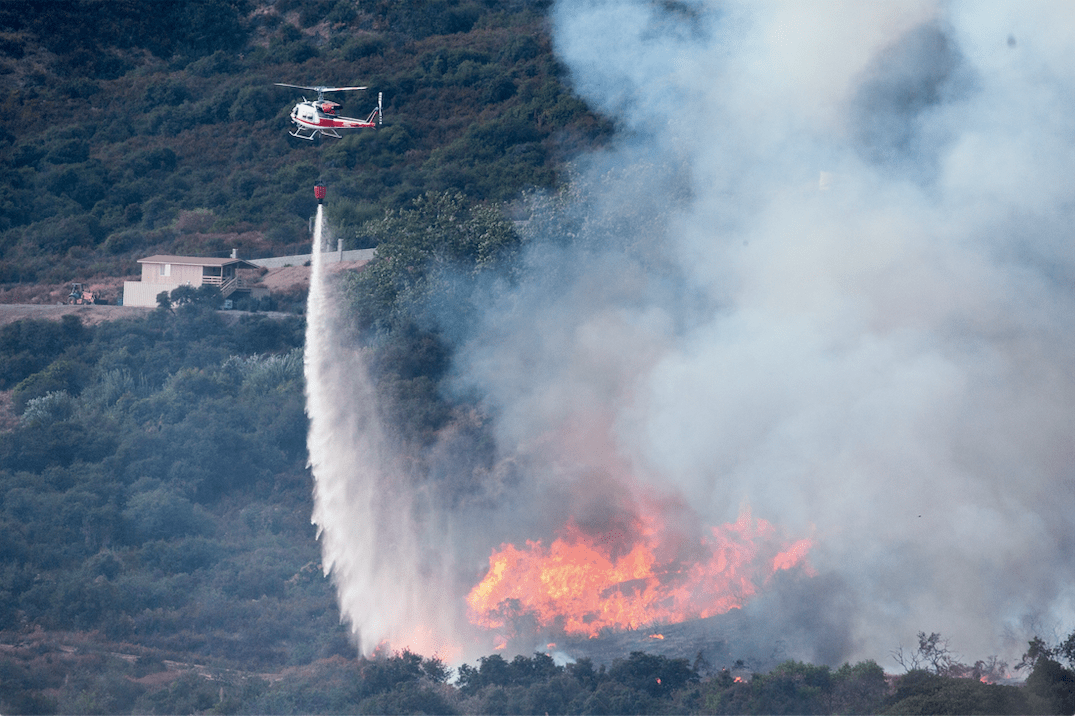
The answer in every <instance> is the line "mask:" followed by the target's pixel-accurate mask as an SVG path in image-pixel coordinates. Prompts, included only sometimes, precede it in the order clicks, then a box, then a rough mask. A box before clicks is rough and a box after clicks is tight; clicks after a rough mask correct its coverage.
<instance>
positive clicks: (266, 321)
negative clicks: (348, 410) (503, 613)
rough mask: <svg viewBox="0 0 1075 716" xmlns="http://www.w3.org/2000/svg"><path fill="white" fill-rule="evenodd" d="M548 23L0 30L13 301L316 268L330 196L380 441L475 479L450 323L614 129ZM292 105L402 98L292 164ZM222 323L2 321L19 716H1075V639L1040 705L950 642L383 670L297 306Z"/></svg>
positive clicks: (160, 19)
mask: <svg viewBox="0 0 1075 716" xmlns="http://www.w3.org/2000/svg"><path fill="white" fill-rule="evenodd" d="M548 5H549V3H548V2H544V1H542V0H537V1H530V0H424V1H423V0H415V1H413V2H406V3H403V2H392V1H389V0H381V1H377V2H369V3H367V2H360V1H358V0H320V1H319V0H307V1H301V0H278V1H277V2H275V3H273V2H257V1H253V0H251V1H244V0H197V1H192V2H174V3H173V2H164V3H142V2H125V1H114V0H77V1H72V2H45V3H4V4H0V86H2V87H3V89H4V92H3V102H4V105H3V108H4V110H5V112H6V116H7V117H8V118H9V121H8V122H7V123H6V124H5V126H4V128H3V129H2V130H0V167H2V170H3V175H4V177H5V181H3V182H2V184H0V192H2V195H0V288H11V287H27V286H33V285H35V284H39V283H69V282H71V281H75V280H89V279H92V278H95V277H103V276H124V275H130V274H133V273H135V272H136V264H135V261H136V260H137V259H138V258H141V257H144V256H147V255H151V254H154V253H179V254H195V255H201V256H222V255H226V254H227V252H229V251H230V250H231V249H233V248H234V249H238V251H239V253H240V256H243V257H248V258H251V257H260V256H269V255H284V254H293V253H304V252H308V250H309V240H310V237H309V232H308V219H309V217H310V215H311V214H312V213H313V211H314V208H315V204H314V198H313V193H312V191H311V185H312V184H313V183H314V181H316V180H323V181H325V182H327V183H328V184H329V186H330V192H329V197H328V199H327V201H326V214H327V215H328V216H329V221H330V223H331V226H332V230H333V232H334V234H335V235H336V236H337V237H340V238H343V239H344V240H345V242H346V244H347V248H359V247H369V246H377V247H378V259H377V260H375V261H374V262H372V263H371V264H370V265H369V266H368V267H367V268H366V269H365V270H364V271H361V272H357V273H353V274H349V275H345V276H343V277H342V278H341V280H340V286H341V288H342V289H343V290H344V292H345V294H344V295H345V296H346V298H347V299H348V300H349V309H350V310H348V311H347V314H348V315H349V316H350V318H351V326H350V328H351V329H352V330H353V331H354V334H355V336H356V338H360V339H361V340H363V341H364V342H365V343H366V345H367V346H368V347H369V351H370V353H369V355H370V359H371V371H372V373H373V376H374V378H375V380H376V383H377V391H378V394H379V396H380V398H381V400H382V405H383V408H384V414H383V416H382V417H383V418H384V420H385V423H386V425H388V426H390V428H391V431H392V433H393V434H394V435H396V436H398V441H399V443H400V446H401V449H402V450H405V451H407V453H408V454H409V455H411V456H412V458H413V463H414V464H415V465H420V464H421V462H422V460H423V459H424V457H423V456H424V454H425V453H424V450H425V449H426V448H427V447H428V446H429V445H430V444H431V443H432V442H433V441H434V439H435V437H436V436H437V435H438V433H440V432H441V431H443V430H445V429H446V428H447V427H449V426H452V425H455V426H457V427H459V426H462V428H463V429H465V430H466V431H468V432H469V434H470V438H469V440H468V443H467V444H468V446H469V447H470V448H471V449H470V452H469V453H468V457H467V459H468V460H471V461H472V462H473V463H474V464H476V465H480V464H481V463H482V461H484V460H486V459H488V456H487V455H486V454H484V453H483V452H482V451H481V450H480V449H473V448H475V446H478V447H480V446H481V445H483V444H484V443H483V431H484V430H485V429H486V428H485V426H484V425H483V423H482V419H481V416H480V414H478V413H477V412H476V411H474V410H473V407H474V406H472V405H469V404H468V403H467V398H466V397H465V396H463V397H458V396H457V397H455V398H448V397H446V396H447V395H449V394H448V393H446V392H445V391H443V390H441V384H442V381H443V380H444V379H445V376H446V375H447V373H448V369H449V365H450V361H451V345H452V342H451V340H450V337H448V336H445V335H444V334H443V332H442V331H443V329H436V328H432V326H434V325H436V321H432V320H430V316H432V315H433V314H443V313H445V312H451V313H452V315H453V325H454V326H455V327H456V329H457V330H460V331H463V330H465V329H466V327H467V326H468V325H469V323H470V322H471V321H472V320H473V318H474V311H475V310H476V309H475V306H477V305H479V304H480V303H481V301H482V299H483V295H484V294H483V292H486V291H493V290H495V287H496V286H497V285H498V282H502V283H504V282H506V283H509V284H510V282H511V281H512V280H513V277H514V276H515V275H517V274H518V272H520V271H525V270H527V269H526V267H525V266H524V265H523V264H522V263H521V262H520V261H519V256H520V255H521V253H522V250H523V248H524V247H525V245H526V243H527V241H528V240H529V237H530V235H531V234H532V233H533V232H534V231H536V230H537V229H536V222H532V223H531V224H529V225H527V223H526V222H518V221H513V219H520V218H527V215H526V207H525V205H523V204H522V203H520V202H518V199H519V197H520V196H523V195H526V194H527V193H528V192H532V191H534V190H550V194H549V197H550V198H549V199H548V200H547V202H546V205H545V206H546V208H547V209H548V211H547V213H546V214H545V215H543V217H542V221H545V222H546V224H545V225H544V228H545V229H547V228H548V222H550V221H559V222H569V221H570V219H568V218H566V217H564V216H562V215H560V214H558V213H557V210H556V192H557V191H558V190H561V189H562V188H563V185H564V180H565V177H566V176H567V175H568V173H569V171H570V160H571V159H572V158H573V157H574V156H575V155H576V154H577V153H578V152H580V151H583V150H587V149H593V148H595V147H599V146H601V145H602V144H603V143H605V142H607V141H609V140H610V139H611V138H612V137H613V133H614V131H613V130H614V127H613V126H612V124H611V123H610V122H609V121H608V120H606V119H604V118H602V117H599V116H597V115H595V114H594V113H593V112H592V111H590V110H589V109H588V108H587V107H586V105H585V104H584V103H583V102H582V101H581V100H580V99H579V98H578V97H576V96H575V95H574V94H573V93H572V91H571V88H570V83H569V78H568V77H566V76H565V73H564V71H563V68H562V67H561V66H560V65H559V63H558V62H557V60H556V58H555V56H554V55H553V53H552V49H551V43H550V39H549V37H548V34H547V27H546V22H547V19H546V16H545V15H546V12H547V10H548ZM274 82H287V83H291V84H300V85H316V84H338V85H351V84H361V85H368V86H369V88H370V91H369V92H368V93H354V94H349V95H347V96H346V97H345V98H344V100H343V102H344V113H345V114H348V115H351V116H360V117H364V116H366V114H368V112H369V110H370V109H372V107H373V104H374V103H375V97H376V94H375V93H377V92H383V93H384V98H385V115H386V117H385V124H384V126H383V127H381V128H379V129H377V130H370V131H362V132H357V133H355V134H352V135H348V136H347V137H346V138H345V139H342V140H324V141H322V142H315V143H310V142H304V141H302V140H299V139H294V138H292V137H289V136H288V134H287V129H288V122H287V115H288V113H289V112H290V110H291V107H292V106H293V104H294V102H295V100H297V99H298V97H297V95H296V92H295V91H292V90H287V89H282V88H278V87H274V86H273V83H274ZM561 228H564V231H563V232H561V233H563V234H564V235H565V236H566V235H568V234H570V230H569V229H571V227H570V226H568V225H567V224H566V223H565V225H564V227H561ZM460 276H465V277H467V278H468V281H465V282H464V281H459V280H458V278H459V277H460ZM219 298H220V297H219V295H218V294H217V293H215V292H214V291H213V290H198V291H195V290H185V291H180V292H178V293H177V294H174V295H173V296H172V297H171V298H170V299H169V300H167V301H162V302H161V306H160V307H159V308H158V309H156V310H154V311H153V312H152V313H151V314H150V315H148V316H147V317H144V318H135V317H132V318H130V319H126V320H122V321H115V322H111V323H98V324H91V323H88V322H84V321H82V320H81V319H80V318H79V317H77V316H67V317H65V318H64V319H63V320H61V321H43V320H23V321H19V322H15V323H10V324H8V325H4V326H2V327H0V396H2V399H3V400H2V403H0V413H2V417H3V418H4V420H3V421H2V426H3V427H2V429H0V712H2V713H537V714H540V713H598V714H611V713H876V712H890V713H1070V712H1072V710H1075V672H1073V671H1072V667H1075V635H1072V636H1069V637H1067V639H1066V640H1062V639H1054V640H1053V641H1041V640H1039V641H1037V642H1035V643H1032V644H1030V645H1029V649H1028V652H1027V656H1026V658H1025V659H1024V664H1023V665H1022V666H1023V667H1024V668H1023V669H1022V670H1020V671H1017V672H1015V675H1016V676H1018V677H1020V678H1022V677H1026V679H1027V681H1026V684H1025V685H1023V686H1015V685H1011V684H999V683H998V684H994V683H985V681H989V680H990V679H992V678H994V677H997V676H998V674H999V673H1000V671H1001V670H998V665H997V664H995V663H993V664H988V663H984V662H979V663H978V664H974V665H970V666H967V665H963V664H960V663H959V662H958V660H956V659H954V658H952V656H951V654H950V653H949V652H947V650H946V648H945V646H944V643H943V641H940V640H939V637H938V638H934V637H937V635H932V634H931V635H929V636H928V637H927V636H926V635H924V634H923V635H920V637H921V638H922V641H921V642H920V644H919V650H918V651H917V652H913V653H912V654H908V655H907V658H906V667H907V668H906V672H907V673H906V674H903V675H901V676H900V677H892V676H886V674H885V673H884V670H883V669H882V667H881V666H879V665H878V663H877V662H876V661H864V662H860V663H857V664H845V665H842V666H839V667H835V668H833V667H830V666H824V665H822V666H815V665H811V664H804V663H801V662H795V661H787V662H784V663H781V664H779V665H775V667H773V665H772V664H768V665H764V666H765V668H761V665H757V664H744V663H729V664H708V663H705V662H704V660H703V659H699V658H693V657H694V655H682V656H680V655H675V656H668V655H655V654H649V653H644V652H641V651H633V652H631V653H625V654H622V655H619V656H618V657H617V658H613V659H611V660H609V663H596V662H595V661H592V660H590V659H585V658H583V659H579V660H578V661H575V662H573V663H568V664H560V663H557V662H556V661H554V660H553V658H552V657H551V656H549V655H548V654H544V653H535V654H533V655H529V656H510V658H507V657H502V656H500V655H498V654H493V655H488V656H484V657H482V658H481V659H479V660H478V661H477V662H475V663H472V664H463V665H459V666H457V667H455V668H449V666H448V665H446V664H445V663H444V662H442V661H441V660H440V659H439V658H437V656H436V655H430V654H426V655H419V654H414V653H411V652H408V651H404V652H395V653H384V654H379V655H377V656H375V657H372V658H359V657H357V656H356V652H355V648H354V646H353V645H352V643H351V641H350V638H349V635H348V633H347V627H346V626H345V625H341V624H340V614H339V610H338V608H337V606H336V602H335V595H334V591H333V587H332V584H331V582H330V580H329V579H327V578H326V577H325V576H324V574H323V569H322V565H321V562H320V554H319V548H318V544H317V541H316V535H315V529H314V527H313V526H312V525H311V524H310V514H311V509H312V497H311V490H312V480H311V476H310V473H309V470H308V469H307V466H306V461H307V453H306V433H307V417H306V415H305V412H304V398H303V374H302V360H303V358H302V345H303V333H304V328H305V324H304V318H303V316H302V300H301V299H302V297H301V296H293V297H291V300H290V301H288V302H284V301H281V305H280V306H279V307H281V308H291V309H292V313H291V314H289V315H280V314H275V315H271V316H270V315H266V314H259V313H254V314H243V315H238V314H235V313H230V314H229V313H227V312H222V311H218V310H217V308H218V306H219ZM284 303H286V304H287V305H283V304H284ZM931 639H932V640H931ZM1054 642H1055V643H1054ZM733 650H734V645H733ZM886 656H887V655H883V654H879V655H877V659H878V660H883V659H884V658H885V657H886ZM901 656H902V653H901ZM941 657H944V658H941ZM769 667H773V668H769ZM983 678H984V679H985V681H983V680H982V679H983Z"/></svg>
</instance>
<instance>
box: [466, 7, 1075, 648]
mask: <svg viewBox="0 0 1075 716" xmlns="http://www.w3.org/2000/svg"><path fill="white" fill-rule="evenodd" d="M553 23H554V39H555V45H556V49H557V51H558V53H559V55H560V57H561V59H562V60H563V61H564V62H565V63H566V64H567V66H568V67H569V69H570V78H571V81H572V82H573V83H574V87H575V89H576V91H578V92H579V93H580V94H581V95H582V96H583V97H584V98H585V99H586V100H587V101H589V102H590V103H591V105H592V106H594V107H595V108H597V109H598V110H599V111H601V112H603V113H605V114H606V115H607V116H610V117H612V118H613V119H614V120H615V121H616V122H617V125H618V127H619V129H620V132H619V136H620V137H621V138H620V140H619V141H618V142H617V144H616V146H615V147H614V148H612V149H611V150H609V151H607V152H605V153H602V154H601V155H600V156H595V157H591V158H589V159H588V160H587V162H586V166H587V167H588V168H587V169H586V170H585V171H583V172H582V175H581V176H580V178H579V183H578V184H577V185H576V200H577V203H575V204H570V205H569V206H568V207H567V208H566V209H565V208H563V207H561V210H562V212H564V213H566V214H572V212H574V215H575V218H577V219H578V222H577V223H576V225H577V226H581V228H580V229H579V233H578V235H577V236H574V237H572V238H571V239H570V240H569V241H568V240H565V238H564V236H563V235H556V234H555V231H552V232H550V233H549V235H547V236H544V237H542V236H540V235H537V236H535V239H534V243H533V245H532V252H531V264H530V267H531V269H532V271H531V273H530V275H531V279H529V280H528V281H527V282H525V283H524V284H523V285H522V286H521V287H520V288H519V290H518V291H516V292H514V293H513V294H512V295H511V296H510V297H509V298H508V299H505V300H503V301H501V302H499V303H497V304H496V305H495V306H494V308H493V309H492V310H490V311H489V313H488V315H487V316H486V320H485V322H484V323H483V326H482V330H481V331H479V332H478V333H477V334H476V335H474V336H472V337H471V339H470V340H469V341H468V342H467V343H466V344H465V346H464V349H463V350H462V351H461V353H460V360H459V362H458V365H457V371H458V374H459V380H460V383H461V384H463V385H466V386H468V387H472V388H473V387H475V386H476V387H477V388H478V389H479V390H480V392H481V393H482V394H483V395H485V396H486V407H487V409H488V411H489V413H490V414H492V415H494V416H496V421H497V422H496V430H497V437H498V441H499V445H500V448H501V450H502V453H503V454H505V455H510V454H526V455H528V456H529V459H530V460H531V466H532V467H534V468H535V470H534V473H535V474H537V473H542V474H544V475H545V477H543V478H542V479H543V480H544V481H545V482H546V483H556V482H557V478H556V477H555V476H556V475H561V476H562V475H563V474H565V472H570V473H573V474H575V475H576V476H577V475H587V474H595V473H600V474H602V475H606V476H608V475H611V476H612V479H613V483H615V482H616V480H617V479H619V478H620V477H622V476H623V475H628V474H629V475H632V476H633V478H632V479H633V480H638V481H641V482H643V483H646V484H648V485H649V487H650V488H652V489H654V490H659V491H660V492H662V493H665V494H672V495H678V496H679V497H680V498H681V499H682V500H683V501H684V502H685V503H686V504H689V505H690V506H691V507H692V508H693V509H694V510H695V511H696V512H697V514H698V517H699V518H700V519H701V520H702V521H703V522H705V523H709V524H717V523H720V522H723V521H729V520H733V519H734V518H735V515H736V512H737V511H738V510H739V508H740V506H741V505H742V504H743V503H744V502H745V503H747V504H749V505H750V506H751V508H752V510H753V511H754V514H755V515H757V516H759V517H762V518H765V519H768V520H771V521H773V522H775V523H777V524H780V525H783V526H784V527H785V528H787V529H788V530H789V531H790V532H791V533H792V534H812V535H813V536H814V539H815V542H816V546H815V548H814V550H813V552H812V555H811V559H812V562H813V565H814V567H815V568H816V569H817V570H818V574H819V576H818V577H817V578H816V580H815V582H814V586H812V587H799V589H801V590H806V591H801V592H797V593H796V595H795V597H794V599H792V598H791V597H788V596H787V595H785V596H784V597H781V596H779V595H774V596H773V597H771V598H770V599H769V600H763V602H762V603H760V604H759V605H757V607H756V608H757V609H758V610H759V613H760V612H761V611H763V610H769V614H768V616H769V617H771V618H772V619H773V620H776V621H780V620H783V623H785V624H786V625H787V626H788V628H790V629H800V630H802V632H803V634H804V636H803V639H802V643H801V644H799V645H798V646H795V645H792V647H791V648H792V650H793V651H797V653H793V654H792V655H794V656H798V657H800V658H812V659H822V660H828V661H831V662H835V661H838V660H842V659H848V658H853V657H859V658H876V659H879V660H883V659H884V658H885V656H886V655H887V654H888V653H889V652H890V651H891V650H892V649H894V648H895V647H896V646H897V645H898V644H899V643H901V642H902V643H905V644H907V643H913V641H914V635H915V633H916V632H918V631H926V632H927V633H928V632H931V631H938V632H941V633H942V634H944V635H945V636H948V637H950V638H951V639H952V644H953V646H954V647H955V648H957V649H958V650H959V651H961V652H962V653H963V654H966V655H970V656H985V655H989V654H998V653H999V654H1002V655H1008V656H1010V655H1012V654H1015V655H1016V656H1018V654H1019V653H1021V649H1023V648H1025V640H1026V639H1028V638H1029V636H1030V635H1031V634H1030V632H1029V631H1028V630H1030V629H1033V628H1041V627H1042V626H1043V625H1044V626H1045V627H1046V628H1049V627H1050V626H1051V627H1052V628H1056V627H1057V626H1058V625H1063V626H1061V628H1070V626H1071V624H1072V623H1073V619H1075V294H1073V289H1075V241H1073V239H1075V235H1073V229H1072V226H1073V225H1075V180H1073V178H1072V177H1073V175H1072V168H1073V167H1075V123H1073V122H1072V121H1071V118H1072V117H1073V116H1075V65H1073V64H1072V63H1071V62H1070V48H1071V47H1073V46H1075V9H1073V7H1072V6H1071V5H1070V4H1065V3H1057V4H1047V3H1041V4H1034V5H1031V6H1025V5H1013V4H1010V3H1001V4H995V5H993V4H982V3H965V4H964V3H931V2H897V3H889V2H886V3H860V2H846V3H844V2H822V3H798V2H788V3H779V2H772V3H744V4H732V3H729V4H723V3H714V2H701V1H699V2H667V3H661V2H648V1H642V0H638V1H635V2H632V1H629V0H579V1H571V0H563V1H561V2H558V3H557V4H556V5H555V8H554V11H553ZM538 214H540V212H538ZM532 223H533V224H537V223H540V222H539V221H537V219H536V218H535V220H533V222H532ZM562 223H563V222H562ZM529 231H530V233H531V234H540V233H541V230H540V229H535V228H534V227H533V226H532V227H530V229H529ZM542 238H546V239H548V241H547V242H543V241H542V240H541V239H542ZM573 479H576V480H579V484H584V483H585V480H583V479H581V478H573ZM631 484H633V483H628V482H624V483H623V489H624V490H629V489H639V488H637V487H636V488H631V487H629V485H631ZM572 489H575V490H577V488H572ZM550 502H551V503H552V504H554V505H555V504H556V503H555V501H554V500H550ZM526 504H529V505H532V506H533V505H537V504H542V503H539V502H535V501H534V497H533V494H532V493H528V497H527V500H526ZM532 509H535V510H536V509H538V508H537V507H533V508H532ZM541 509H543V510H544V509H547V510H551V511H552V512H555V511H556V510H555V507H549V508H546V507H545V506H544V505H542V507H541ZM515 514H519V513H515ZM529 514H530V513H529V512H527V515H529ZM554 521H555V518H550V520H549V521H548V522H542V521H541V520H537V521H535V520H534V519H533V518H531V517H529V516H528V517H526V518H523V519H522V523H524V524H520V523H518V522H514V523H513V524H512V527H514V528H515V529H516V530H517V531H518V532H523V531H526V530H527V529H529V530H534V531H536V532H537V533H536V534H535V533H532V534H530V535H525V536H528V537H531V538H536V537H543V536H547V535H546V534H543V533H541V531H540V530H541V528H540V527H538V526H537V525H536V524H535V522H539V523H542V524H552V523H553V522H554ZM505 530H506V531H510V530H511V527H506V528H505ZM521 536H522V535H519V534H504V536H503V539H509V538H510V539H513V540H518V539H519V538H520V537H521ZM516 543H517V544H518V543H519V542H518V541H517V542H516ZM493 546H495V544H494V545H493ZM782 600H783V601H782ZM803 600H806V603H807V606H804V605H803V603H802V601H803ZM792 602H795V604H794V607H793V608H792V607H790V606H787V605H790V604H792ZM781 610H784V613H783V614H780V613H778V612H780V611H781ZM788 610H792V611H788ZM796 619H798V620H800V621H802V622H805V623H794V621H795V620H796ZM811 640H813V641H814V643H810V642H811Z"/></svg>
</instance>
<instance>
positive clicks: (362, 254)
mask: <svg viewBox="0 0 1075 716" xmlns="http://www.w3.org/2000/svg"><path fill="white" fill-rule="evenodd" d="M376 251H377V249H354V250H352V251H326V252H325V253H324V255H323V256H322V260H323V261H324V262H325V263H335V262H338V261H372V260H373V255H374V253H375V252H376ZM312 260H313V255H312V254H299V255H297V256H276V257H273V258H269V259H249V261H250V263H252V264H256V265H257V266H261V267H262V268H282V267H284V266H304V265H306V264H307V263H308V262H309V261H312Z"/></svg>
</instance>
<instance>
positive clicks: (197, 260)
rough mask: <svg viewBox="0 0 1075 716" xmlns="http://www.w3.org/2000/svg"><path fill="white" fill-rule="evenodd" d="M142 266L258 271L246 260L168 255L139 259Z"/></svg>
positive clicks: (254, 265)
mask: <svg viewBox="0 0 1075 716" xmlns="http://www.w3.org/2000/svg"><path fill="white" fill-rule="evenodd" d="M138 263H140V264H180V265H185V266H235V267H236V268H252V269H256V268H258V266H257V265H256V264H252V263H250V262H249V261H246V260H244V259H233V258H226V259H219V258H212V257H202V256H169V255H168V254H158V255H156V256H147V257H146V258H144V259H138Z"/></svg>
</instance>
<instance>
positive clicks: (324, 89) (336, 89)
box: [273, 82, 368, 92]
mask: <svg viewBox="0 0 1075 716" xmlns="http://www.w3.org/2000/svg"><path fill="white" fill-rule="evenodd" d="M273 84H274V85H276V86H277V87H290V88H292V89H304V90H312V91H314V92H347V91H350V90H364V89H368V88H367V87H325V86H324V85H322V86H319V87H307V86H305V85H289V84H284V83H283V82H273Z"/></svg>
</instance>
